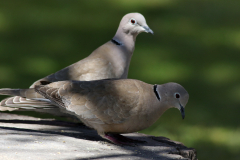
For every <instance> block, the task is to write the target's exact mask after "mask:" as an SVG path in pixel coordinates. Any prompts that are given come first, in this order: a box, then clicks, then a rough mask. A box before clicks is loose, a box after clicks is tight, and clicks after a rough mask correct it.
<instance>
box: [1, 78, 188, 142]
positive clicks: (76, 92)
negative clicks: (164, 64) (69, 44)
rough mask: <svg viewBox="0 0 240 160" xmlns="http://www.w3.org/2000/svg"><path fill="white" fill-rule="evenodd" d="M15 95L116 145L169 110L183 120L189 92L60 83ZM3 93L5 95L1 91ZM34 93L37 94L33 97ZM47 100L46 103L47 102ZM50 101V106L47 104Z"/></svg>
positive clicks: (123, 82) (124, 82)
mask: <svg viewBox="0 0 240 160" xmlns="http://www.w3.org/2000/svg"><path fill="white" fill-rule="evenodd" d="M35 90H36V91H37V92H38V93H39V94H41V95H42V96H41V95H39V94H35V93H34V89H33V88H32V89H27V90H19V91H14V93H16V94H15V95H16V96H23V95H25V96H26V97H25V98H29V99H31V100H34V101H35V102H36V101H39V100H42V101H40V103H42V102H43V101H45V103H49V104H50V103H51V104H52V105H55V106H58V107H59V108H60V109H61V111H62V112H65V113H68V114H72V115H74V116H76V117H77V118H79V119H80V120H81V121H82V122H83V123H84V124H86V125H87V126H89V127H91V128H93V129H95V130H97V132H98V134H99V135H100V136H102V137H103V138H106V139H108V140H110V141H112V142H113V143H117V144H126V143H128V142H127V141H128V140H126V138H123V137H120V138H119V136H120V135H119V134H120V133H130V132H136V131H139V130H142V129H145V128H147V127H149V126H150V125H152V124H153V123H154V122H155V121H156V120H157V119H158V118H159V117H160V116H161V115H162V114H163V113H164V112H165V111H166V110H167V109H169V108H171V107H175V108H178V109H179V110H180V111H181V113H182V117H183V118H184V116H185V114H184V107H185V106H186V104H187V102H188V98H189V95H188V93H187V91H186V90H185V89H184V88H183V87H182V86H181V85H179V84H177V83H166V84H163V85H150V84H147V83H144V82H142V81H139V80H132V79H120V80H97V81H59V82H53V83H50V84H47V85H36V86H35ZM0 93H6V92H5V91H4V90H0ZM32 93H34V94H32ZM44 99H45V100H44ZM46 99H47V100H50V102H47V101H46Z"/></svg>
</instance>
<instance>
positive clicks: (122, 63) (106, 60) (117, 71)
mask: <svg viewBox="0 0 240 160" xmlns="http://www.w3.org/2000/svg"><path fill="white" fill-rule="evenodd" d="M141 32H147V33H152V34H153V31H152V30H151V29H150V28H149V27H148V25H147V23H146V20H145V18H144V16H143V15H142V14H140V13H129V14H126V15H125V16H124V17H123V18H122V20H121V22H120V24H119V27H118V29H117V32H116V34H115V36H114V37H113V38H112V39H111V40H110V41H108V42H107V43H105V44H103V45H102V46H100V47H99V48H97V49H96V50H95V51H93V52H92V53H91V54H90V55H89V56H88V57H86V58H84V59H82V60H80V61H78V62H76V63H74V64H72V65H70V66H68V67H66V68H64V69H62V70H60V71H57V72H56V73H53V74H51V75H49V76H47V77H44V78H42V79H40V80H38V81H36V82H34V83H33V84H32V85H31V86H30V88H33V87H34V86H35V85H39V84H40V81H49V82H56V81H63V80H78V81H90V80H99V79H109V78H119V79H125V78H127V75H128V69H129V64H130V61H131V57H132V54H133V51H134V48H135V41H136V37H137V35H138V34H139V33H141ZM45 107H46V106H43V105H40V106H39V105H35V102H34V101H30V100H28V99H26V98H22V97H10V98H7V99H4V100H3V101H2V102H1V106H0V111H4V110H9V111H11V110H17V109H19V110H21V109H30V110H31V109H34V110H35V111H43V112H52V111H51V110H48V111H45V110H42V109H43V108H45ZM36 109H37V110H36ZM53 113H56V114H57V112H56V110H55V109H54V110H53Z"/></svg>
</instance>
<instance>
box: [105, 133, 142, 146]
mask: <svg viewBox="0 0 240 160" xmlns="http://www.w3.org/2000/svg"><path fill="white" fill-rule="evenodd" d="M104 138H105V139H107V140H109V141H111V142H112V143H114V144H118V145H128V146H135V145H136V144H137V143H146V141H140V140H135V139H131V138H127V137H124V136H122V135H120V134H113V133H106V134H105V136H104Z"/></svg>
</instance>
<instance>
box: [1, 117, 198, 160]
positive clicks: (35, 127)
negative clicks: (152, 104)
mask: <svg viewBox="0 0 240 160" xmlns="http://www.w3.org/2000/svg"><path fill="white" fill-rule="evenodd" d="M0 136H1V137H0V159H1V160H43V159H44V160H55V159H57V160H78V159H79V160H80V159H95V160H98V159H109V160H110V159H111V160H120V159H133V160H135V159H161V160H169V159H193V160H196V159H197V157H196V151H195V149H193V148H187V147H185V146H184V145H183V144H181V143H180V142H175V141H171V140H169V139H167V138H165V137H154V136H148V135H145V134H140V133H131V134H124V136H127V137H129V138H133V139H138V140H144V141H147V143H144V144H137V145H136V146H117V145H114V144H112V143H110V142H108V141H106V140H104V139H102V138H101V137H100V136H98V134H97V133H96V131H94V130H91V129H89V128H87V127H85V126H84V125H82V124H77V123H71V122H64V121H57V120H54V119H40V118H34V117H30V116H23V115H16V114H8V113H0Z"/></svg>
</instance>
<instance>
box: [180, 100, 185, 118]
mask: <svg viewBox="0 0 240 160" xmlns="http://www.w3.org/2000/svg"><path fill="white" fill-rule="evenodd" d="M180 112H181V114H182V119H184V118H185V110H184V107H183V106H182V105H181V104H180Z"/></svg>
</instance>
